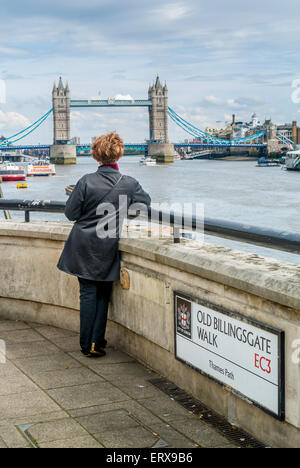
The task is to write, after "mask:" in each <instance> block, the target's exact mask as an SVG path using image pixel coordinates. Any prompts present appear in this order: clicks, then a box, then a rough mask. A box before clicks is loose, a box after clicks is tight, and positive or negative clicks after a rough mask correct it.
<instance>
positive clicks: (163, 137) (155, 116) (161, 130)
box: [50, 76, 174, 164]
mask: <svg viewBox="0 0 300 468" xmlns="http://www.w3.org/2000/svg"><path fill="white" fill-rule="evenodd" d="M52 102H53V120H54V142H53V145H52V146H51V148H50V158H51V160H52V161H53V162H54V163H62V164H72V163H74V162H75V161H76V147H75V146H73V145H70V144H69V142H70V140H71V108H97V107H111V108H116V107H123V108H124V107H146V108H148V112H149V128H150V132H149V133H150V135H149V136H150V139H149V143H148V154H149V156H153V157H156V158H157V159H158V161H159V162H173V161H174V146H173V145H172V144H171V143H170V142H169V134H168V113H169V104H168V88H167V85H164V86H162V84H161V82H160V79H159V77H158V76H157V78H156V82H155V84H153V85H152V86H150V88H149V91H148V99H132V100H120V99H119V100H118V99H113V98H109V99H101V100H93V99H91V100H89V99H85V100H78V99H77V100H72V99H71V97H70V88H69V85H68V83H67V84H66V86H64V84H63V82H62V79H61V78H60V79H59V83H58V86H57V87H56V84H54V86H53V91H52Z"/></svg>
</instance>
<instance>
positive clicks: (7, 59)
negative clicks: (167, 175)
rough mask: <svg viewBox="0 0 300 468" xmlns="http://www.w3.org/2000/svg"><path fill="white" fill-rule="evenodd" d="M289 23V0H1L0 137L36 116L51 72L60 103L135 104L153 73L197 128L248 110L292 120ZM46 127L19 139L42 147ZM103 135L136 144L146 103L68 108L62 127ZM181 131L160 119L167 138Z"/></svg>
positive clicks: (297, 107) (294, 43)
mask: <svg viewBox="0 0 300 468" xmlns="http://www.w3.org/2000/svg"><path fill="white" fill-rule="evenodd" d="M299 23H300V5H299V0H285V1H284V2H283V1H282V0H252V1H251V2H241V1H239V0H226V1H224V0H214V1H213V2H212V1H211V0H170V1H169V0H166V1H158V0H151V1H150V2H149V0H85V1H82V0H80V1H79V0H63V1H62V0H61V1H57V0H42V1H41V0H39V1H36V0H11V1H10V2H1V28H0V80H4V82H5V87H6V102H5V103H3V102H2V101H3V99H1V97H0V134H1V133H2V134H4V135H5V136H10V135H12V134H13V133H16V132H17V131H18V130H21V129H23V128H25V127H26V126H27V125H29V124H30V123H32V122H34V121H36V120H37V119H38V118H39V117H40V116H41V115H43V114H45V113H46V112H47V111H48V110H49V109H50V108H51V107H52V104H51V91H52V88H53V82H54V81H56V83H57V82H58V79H59V76H62V78H63V81H64V82H65V81H68V82H69V86H70V89H71V97H72V99H84V98H99V96H100V97H101V98H102V99H105V98H108V97H115V96H117V95H121V96H127V95H130V96H132V97H134V98H137V99H138V98H139V99H145V98H147V94H148V88H149V85H150V83H152V82H153V81H154V80H155V78H156V75H157V74H159V75H160V78H161V81H162V82H163V83H164V82H165V81H166V82H167V85H168V88H169V106H170V107H172V108H173V109H174V110H175V111H176V112H178V113H179V114H180V115H181V116H183V117H184V118H186V119H187V120H188V121H190V122H191V123H193V124H194V125H195V126H197V127H198V128H201V129H205V128H206V127H207V126H223V125H225V122H226V121H229V120H231V116H232V114H236V116H237V118H238V120H245V121H249V120H250V118H251V115H252V113H253V112H256V113H257V115H258V117H259V119H260V120H264V119H265V118H270V117H271V118H272V120H273V121H274V122H276V123H284V122H291V121H292V120H298V121H299V123H300V99H295V96H297V89H298V88H299V89H300V61H299V55H300V52H299V43H300V28H299ZM297 80H298V81H297ZM1 86H3V82H2V85H0V95H1ZM293 86H294V87H293ZM293 96H294V97H293ZM299 96H300V92H299ZM297 101H299V102H297ZM52 127H53V122H52V117H51V118H49V119H48V121H47V122H46V123H45V124H44V125H43V126H42V127H41V128H40V129H39V131H38V132H36V133H35V134H33V135H31V136H29V137H27V138H26V139H25V140H24V142H25V143H28V144H31V143H43V144H48V143H51V142H52V139H53V136H52ZM111 130H116V131H118V132H119V133H120V134H121V136H122V137H123V138H124V140H125V142H127V143H131V142H142V141H144V140H145V139H146V138H148V136H149V123H148V112H147V109H146V108H145V109H144V108H143V109H138V108H133V109H94V110H89V109H82V110H81V109H73V110H72V121H71V133H72V136H79V137H80V138H81V141H82V142H83V143H89V142H90V139H91V137H93V136H97V135H99V134H103V133H106V132H108V131H111ZM186 137H187V134H185V133H184V132H183V130H181V129H179V128H178V127H176V126H175V124H173V122H170V139H171V140H172V141H174V142H175V141H182V140H183V139H185V138H186Z"/></svg>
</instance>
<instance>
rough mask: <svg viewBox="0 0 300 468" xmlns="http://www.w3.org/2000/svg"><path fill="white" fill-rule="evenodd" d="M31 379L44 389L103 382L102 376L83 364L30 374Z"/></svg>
mask: <svg viewBox="0 0 300 468" xmlns="http://www.w3.org/2000/svg"><path fill="white" fill-rule="evenodd" d="M32 380H33V381H34V382H35V383H36V384H37V385H39V386H40V387H41V388H43V389H46V390H47V389H49V390H50V389H55V388H61V387H74V386H78V385H83V384H89V383H96V382H103V379H102V377H100V376H99V375H97V374H95V373H94V372H92V371H91V370H90V369H87V368H86V367H83V366H82V367H76V368H73V367H71V368H63V369H59V370H53V371H45V372H39V373H36V374H34V375H32Z"/></svg>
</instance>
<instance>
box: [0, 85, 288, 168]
mask: <svg viewBox="0 0 300 468" xmlns="http://www.w3.org/2000/svg"><path fill="white" fill-rule="evenodd" d="M116 107H120V108H128V107H137V108H141V107H144V108H147V109H148V114H149V140H147V142H146V143H132V144H126V145H125V147H126V149H138V150H141V151H145V152H147V153H148V155H149V156H151V157H154V158H156V159H157V160H158V162H162V163H167V162H173V161H174V152H175V148H184V147H195V148H203V149H206V148H227V149H228V148H229V149H230V148H248V149H253V148H254V149H259V150H266V151H267V152H268V153H272V152H276V151H278V141H279V142H280V143H281V144H282V145H286V146H288V147H291V146H292V145H293V144H294V141H293V140H291V139H289V138H287V137H286V136H285V135H283V134H281V133H280V132H279V131H278V129H277V127H276V125H274V124H272V122H271V121H267V122H265V124H264V125H263V126H262V127H260V128H259V129H258V130H257V131H256V133H253V134H251V135H248V136H246V137H244V138H235V139H233V140H227V139H223V138H219V137H217V136H215V135H211V134H209V133H207V132H205V131H203V130H201V129H199V128H197V127H196V126H195V125H193V124H191V123H190V122H188V121H186V120H185V119H184V118H183V117H181V116H180V115H179V114H177V113H176V112H175V111H174V110H173V109H172V108H171V107H169V92H168V87H167V85H166V84H165V85H164V86H163V85H162V84H161V81H160V78H159V76H157V78H156V81H155V83H153V84H152V85H150V87H149V90H148V97H147V98H146V99H125V100H122V99H114V98H108V99H83V100H80V99H71V92H70V88H69V85H68V83H66V85H64V84H63V81H62V78H60V79H59V82H58V86H56V83H54V86H53V89H52V108H51V109H50V110H49V111H48V112H47V113H46V114H44V115H43V116H42V117H40V118H39V119H38V120H37V121H36V122H34V123H33V124H31V125H30V126H28V127H27V128H25V129H24V130H22V131H20V132H18V133H16V134H14V135H12V136H10V137H9V138H5V139H4V140H2V141H0V152H1V151H10V150H17V149H19V150H21V149H24V150H26V149H27V150H36V149H43V150H46V149H49V151H50V159H51V161H52V162H54V163H56V164H75V163H76V152H77V149H79V148H81V149H88V148H90V145H80V146H79V147H77V148H76V145H71V144H70V142H71V109H72V108H116ZM52 113H53V143H52V144H49V145H22V143H20V141H21V140H22V139H24V138H25V137H27V136H29V135H30V134H31V133H33V132H34V131H36V130H37V129H38V128H39V127H40V126H41V125H42V124H43V123H44V122H45V120H46V119H47V118H48V117H49V116H50V115H51V114H52ZM169 121H172V122H173V123H174V124H175V125H177V126H178V127H179V128H181V129H182V130H183V131H184V132H185V133H186V134H188V135H189V137H191V136H192V137H193V140H192V142H190V141H189V142H187V143H175V144H172V143H171V142H170V140H169Z"/></svg>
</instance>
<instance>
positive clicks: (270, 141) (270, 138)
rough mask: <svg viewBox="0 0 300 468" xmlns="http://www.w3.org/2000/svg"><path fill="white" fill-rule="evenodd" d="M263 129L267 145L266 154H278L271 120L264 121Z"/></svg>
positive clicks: (274, 128)
mask: <svg viewBox="0 0 300 468" xmlns="http://www.w3.org/2000/svg"><path fill="white" fill-rule="evenodd" d="M263 127H264V129H265V130H266V135H265V141H266V143H267V152H268V154H271V153H278V151H279V146H278V140H277V138H276V132H277V127H276V125H274V124H273V123H272V121H271V120H266V121H265V123H264V126H263Z"/></svg>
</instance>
